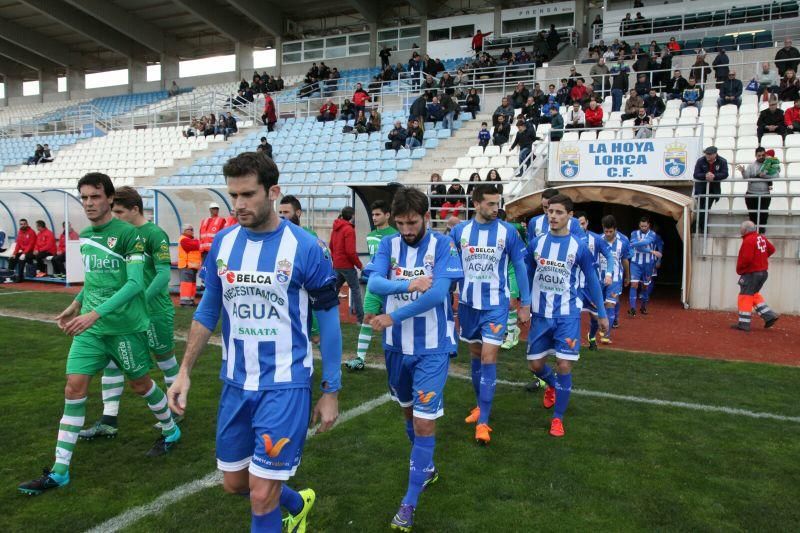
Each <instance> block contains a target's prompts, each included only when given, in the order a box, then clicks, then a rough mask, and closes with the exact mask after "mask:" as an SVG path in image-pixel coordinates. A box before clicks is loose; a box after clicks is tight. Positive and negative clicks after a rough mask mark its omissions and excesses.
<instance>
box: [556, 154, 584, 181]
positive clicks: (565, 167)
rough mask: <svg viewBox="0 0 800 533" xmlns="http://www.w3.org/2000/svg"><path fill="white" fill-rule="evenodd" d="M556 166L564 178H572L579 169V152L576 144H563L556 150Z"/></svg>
mask: <svg viewBox="0 0 800 533" xmlns="http://www.w3.org/2000/svg"><path fill="white" fill-rule="evenodd" d="M558 168H559V172H560V173H561V175H562V176H563V177H565V178H574V177H575V176H577V175H578V172H580V170H581V153H580V150H578V147H577V146H564V147H563V148H561V149H560V150H559V151H558Z"/></svg>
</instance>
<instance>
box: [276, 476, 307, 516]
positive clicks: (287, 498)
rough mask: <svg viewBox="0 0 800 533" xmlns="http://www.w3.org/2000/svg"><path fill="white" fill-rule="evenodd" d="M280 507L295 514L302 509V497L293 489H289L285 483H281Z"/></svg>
mask: <svg viewBox="0 0 800 533" xmlns="http://www.w3.org/2000/svg"><path fill="white" fill-rule="evenodd" d="M280 502H281V507H283V508H284V509H286V510H287V511H289V512H290V513H292V514H293V515H296V514H297V513H299V512H300V511H302V510H303V505H304V503H303V497H302V496H300V493H299V492H297V491H296V490H294V489H290V488H289V487H288V486H287V485H286V483H284V484H283V485H281V500H280Z"/></svg>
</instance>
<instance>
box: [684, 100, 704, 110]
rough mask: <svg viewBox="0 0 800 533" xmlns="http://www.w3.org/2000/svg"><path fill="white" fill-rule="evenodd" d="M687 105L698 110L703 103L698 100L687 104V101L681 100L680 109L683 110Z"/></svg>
mask: <svg viewBox="0 0 800 533" xmlns="http://www.w3.org/2000/svg"><path fill="white" fill-rule="evenodd" d="M687 107H696V108H697V111H700V109H701V108H702V107H703V104H702V102H699V101H698V102H695V103H693V104H689V103H688V102H681V111H683V110H684V109H686V108H687Z"/></svg>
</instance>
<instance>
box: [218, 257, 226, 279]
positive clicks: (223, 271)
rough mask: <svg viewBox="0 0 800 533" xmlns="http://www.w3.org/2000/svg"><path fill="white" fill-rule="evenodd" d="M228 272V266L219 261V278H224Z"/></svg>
mask: <svg viewBox="0 0 800 533" xmlns="http://www.w3.org/2000/svg"><path fill="white" fill-rule="evenodd" d="M227 272H228V265H226V264H225V261H223V260H222V259H217V276H219V277H222V276H224V275H225V274H226V273H227Z"/></svg>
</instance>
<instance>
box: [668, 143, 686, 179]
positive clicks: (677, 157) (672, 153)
mask: <svg viewBox="0 0 800 533" xmlns="http://www.w3.org/2000/svg"><path fill="white" fill-rule="evenodd" d="M687 159H688V155H687V152H686V145H685V144H681V143H679V142H676V143H673V144H670V145H669V146H667V149H666V150H664V174H666V175H667V176H668V177H670V178H677V177H680V176H683V175H684V174H685V173H686V160H687Z"/></svg>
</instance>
